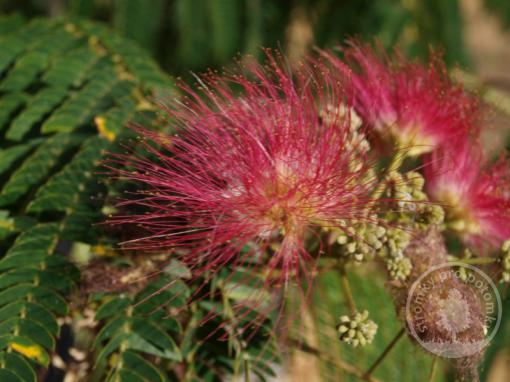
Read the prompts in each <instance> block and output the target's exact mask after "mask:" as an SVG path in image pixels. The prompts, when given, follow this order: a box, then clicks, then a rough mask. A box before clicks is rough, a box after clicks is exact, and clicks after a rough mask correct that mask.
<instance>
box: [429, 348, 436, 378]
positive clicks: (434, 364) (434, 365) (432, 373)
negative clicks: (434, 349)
mask: <svg viewBox="0 0 510 382" xmlns="http://www.w3.org/2000/svg"><path fill="white" fill-rule="evenodd" d="M437 358H438V357H437V355H436V356H434V358H433V359H432V365H431V367H430V374H429V382H432V381H433V380H434V374H435V373H436V369H437Z"/></svg>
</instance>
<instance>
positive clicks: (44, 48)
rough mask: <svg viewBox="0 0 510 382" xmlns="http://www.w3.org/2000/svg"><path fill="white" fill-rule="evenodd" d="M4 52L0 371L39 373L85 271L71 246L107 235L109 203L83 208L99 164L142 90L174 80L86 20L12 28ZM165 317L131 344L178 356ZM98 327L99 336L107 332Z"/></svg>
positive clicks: (30, 377) (1, 43)
mask: <svg viewBox="0 0 510 382" xmlns="http://www.w3.org/2000/svg"><path fill="white" fill-rule="evenodd" d="M0 25H3V26H4V28H3V30H4V31H5V30H10V29H14V28H13V26H14V25H18V24H17V23H14V21H13V19H8V20H5V21H4V20H2V22H0ZM5 25H10V28H7V27H5ZM0 52H1V53H0V70H1V71H2V79H1V81H0V105H1V109H0V110H1V111H2V112H1V115H0V133H1V134H2V136H3V137H2V139H1V141H0V158H1V161H0V163H1V164H0V176H1V178H0V205H1V208H2V210H1V211H0V223H1V224H0V239H1V241H0V250H1V253H2V256H1V259H0V271H1V274H0V349H1V351H2V352H1V353H0V360H1V361H0V365H1V372H2V374H1V375H0V379H1V380H2V381H4V380H5V381H7V380H15V381H35V380H36V377H35V376H36V369H37V367H39V366H42V367H48V365H49V363H50V358H51V355H52V354H53V352H54V350H55V347H56V342H57V341H58V340H59V334H60V324H59V323H58V321H57V318H58V317H63V316H66V315H67V314H69V298H70V296H71V294H72V293H75V292H76V290H77V283H78V282H79V280H80V276H79V272H78V269H77V268H76V267H75V266H74V265H73V264H72V263H71V262H70V261H69V257H68V249H69V248H70V243H72V242H75V241H85V242H88V243H89V244H93V243H95V242H97V241H98V240H99V236H98V232H99V230H96V229H93V228H92V223H94V222H97V221H100V220H101V219H103V217H102V216H101V212H100V211H101V206H100V205H95V206H94V208H90V209H89V210H87V206H88V204H90V200H93V199H95V200H97V198H95V195H96V194H97V193H98V192H101V188H102V187H104V186H101V185H100V184H99V183H98V181H99V179H98V169H99V165H100V162H101V160H102V158H103V157H104V154H105V152H106V151H107V150H111V149H112V148H113V146H112V141H114V139H115V138H116V136H117V135H120V134H122V131H123V127H124V125H125V123H126V121H127V120H128V119H130V118H131V117H132V116H133V115H134V112H135V110H136V107H137V105H138V104H139V103H140V102H141V101H142V100H143V97H145V96H146V95H147V96H149V95H150V94H151V92H152V91H153V90H155V89H156V87H158V91H162V90H163V89H168V90H171V85H170V84H171V83H170V80H169V79H168V78H167V77H166V76H164V75H163V74H162V73H161V72H160V71H159V69H158V68H157V66H156V65H155V64H154V63H153V62H152V61H151V60H150V59H149V58H148V57H147V56H146V55H144V54H143V52H141V50H140V49H139V48H137V47H133V46H132V45H131V43H129V42H125V41H123V40H121V39H120V38H118V37H117V36H115V35H113V34H112V33H111V32H110V31H108V30H106V29H105V28H103V27H99V26H96V25H94V24H90V23H88V22H82V21H74V22H68V21H64V20H61V21H53V22H49V21H43V20H35V21H32V22H31V23H29V24H27V25H25V26H21V27H19V28H17V29H15V30H13V31H12V32H10V33H4V34H3V35H2V37H1V38H0ZM87 199H88V200H89V203H87V202H85V200H87ZM66 243H67V244H66ZM66 248H67V249H66ZM133 320H134V318H133ZM160 324H161V323H159V322H158V324H157V325H160ZM157 325H156V324H154V323H153V322H151V321H146V320H142V319H139V320H138V321H136V322H134V324H133V328H135V329H136V333H139V334H140V335H139V338H137V339H135V340H131V341H130V342H129V343H130V344H131V345H132V347H134V349H135V351H136V350H140V349H145V347H146V345H147V344H146V342H144V341H146V339H147V338H149V340H152V341H156V344H157V345H159V346H160V348H161V349H163V350H162V353H161V354H159V355H165V354H166V353H165V352H167V353H168V354H171V355H172V357H173V358H174V359H178V358H179V357H180V353H179V349H178V348H177V346H176V345H175V343H174V342H173V340H172V339H171V337H170V336H169V335H168V334H167V333H166V330H167V329H168V328H167V327H165V329H160V328H159V326H157ZM101 333H103V334H102V337H100V338H99V339H98V343H100V342H101V341H102V340H106V339H108V338H109V337H108V336H107V335H105V334H104V333H105V331H102V332H101ZM169 344H171V345H172V346H173V350H168V349H167V345H169ZM151 346H152V345H151ZM105 349H106V350H105ZM109 349H110V353H111V352H112V351H114V350H116V349H115V347H112V346H111V345H110V348H109ZM101 350H102V352H101V353H100V354H102V356H99V358H98V362H102V358H101V357H105V356H106V355H107V352H108V349H107V346H105V347H104V348H103V349H101ZM122 357H123V359H124V361H125V363H124V364H125V365H126V371H117V372H118V373H121V374H122V373H129V372H131V373H132V372H133V370H131V369H129V365H130V362H135V363H136V364H137V365H138V366H137V367H138V368H140V367H142V370H143V367H144V364H143V363H141V362H140V356H138V355H137V354H136V353H133V352H131V353H126V354H125V355H122ZM145 368H146V369H147V370H149V369H151V370H152V368H153V367H152V366H151V365H150V363H147V362H146V365H145ZM135 369H136V368H135ZM138 371H140V370H138ZM126 378H127V377H126ZM117 380H124V379H123V377H122V378H120V379H117Z"/></svg>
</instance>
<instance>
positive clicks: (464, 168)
mask: <svg viewBox="0 0 510 382" xmlns="http://www.w3.org/2000/svg"><path fill="white" fill-rule="evenodd" d="M341 53H342V55H343V57H342V58H339V57H337V56H335V55H334V54H333V53H331V52H324V51H322V52H320V54H319V57H318V58H317V57H314V58H312V59H309V60H308V61H306V62H304V63H301V64H299V65H297V66H296V67H294V68H293V69H292V70H291V69H287V65H284V64H282V62H281V60H280V59H279V58H275V56H274V55H272V54H268V55H267V57H266V58H267V63H266V65H264V66H263V65H258V64H249V65H248V66H244V67H243V70H244V72H242V73H240V74H239V73H237V74H227V75H224V76H219V75H205V76H203V77H197V78H198V80H199V84H200V88H199V90H197V91H195V90H193V89H191V88H190V87H188V86H185V85H183V86H182V90H183V92H184V96H183V97H182V98H181V99H180V100H177V101H175V102H173V103H172V104H171V105H169V106H168V107H167V108H166V109H165V110H166V111H167V112H168V113H169V116H170V119H169V120H170V121H171V122H170V124H171V125H170V126H169V130H173V131H174V133H173V134H172V135H167V134H166V133H164V132H152V131H148V130H145V129H142V128H138V129H137V131H138V133H139V135H140V136H141V137H142V139H141V140H142V142H143V144H142V146H143V147H144V148H145V150H141V151H140V150H138V151H136V152H134V153H132V154H127V155H118V156H116V157H115V158H114V159H112V161H111V164H110V167H111V168H114V171H115V173H116V175H117V176H119V177H121V178H124V179H127V180H130V181H135V182H136V184H137V185H138V191H137V192H136V196H135V197H133V198H130V199H128V200H126V201H123V202H121V203H120V204H119V208H120V209H122V210H123V211H127V212H126V214H124V215H122V214H118V215H116V216H115V217H114V218H113V222H114V223H120V224H133V225H136V226H137V227H138V232H139V233H140V234H139V235H138V236H137V237H135V238H129V240H128V241H126V242H124V246H125V247H126V248H132V249H137V250H144V251H156V252H160V251H162V250H171V252H172V255H173V256H174V257H175V256H179V257H180V259H181V261H182V262H183V263H184V264H185V265H187V266H188V268H189V270H190V272H191V274H193V275H194V276H195V278H201V277H205V278H207V277H211V276H210V275H214V274H215V273H217V272H218V271H220V270H221V271H224V270H225V269H227V268H228V269H242V270H243V272H244V274H249V273H250V272H252V273H254V274H256V275H257V277H258V279H262V280H264V281H263V284H264V285H263V286H265V287H270V288H268V289H266V290H270V291H271V292H274V291H284V290H286V289H287V287H288V286H290V285H296V284H300V282H301V281H302V279H303V278H305V279H306V281H311V280H312V278H313V277H314V276H315V275H316V274H317V271H319V272H320V270H321V269H320V266H319V265H320V264H319V261H318V260H319V257H320V256H326V257H329V260H331V261H332V262H333V263H334V264H335V268H336V269H338V270H340V272H341V273H342V274H343V275H345V271H346V267H347V266H350V265H351V264H357V265H360V264H363V263H365V262H367V261H371V260H375V261H377V262H379V263H380V264H382V265H383V268H384V269H385V270H386V273H387V275H388V277H389V278H390V279H391V285H392V287H394V288H396V289H397V290H399V292H398V293H400V294H402V293H403V294H405V293H407V292H408V290H409V288H410V285H411V283H412V282H413V280H416V279H417V278H418V277H419V276H420V274H422V273H423V272H425V271H427V269H428V268H430V267H431V266H434V265H437V264H440V263H442V262H445V261H447V260H448V254H447V248H446V246H445V245H444V239H443V236H442V235H443V232H442V231H443V230H444V229H447V230H448V231H449V232H450V233H453V234H455V235H458V237H460V238H461V239H462V240H463V241H464V242H465V244H466V246H467V247H466V248H465V249H466V250H467V248H468V247H469V248H471V249H472V250H474V251H476V252H477V253H479V254H483V255H485V254H486V253H488V252H489V253H490V252H491V251H492V250H495V249H496V248H499V247H501V244H502V243H503V242H504V241H505V240H507V239H509V238H510V166H509V164H508V162H507V161H506V160H505V159H504V158H503V157H502V158H501V159H499V160H498V161H497V162H495V163H493V164H491V163H490V161H489V159H488V158H487V156H486V154H485V153H484V152H483V150H482V147H481V145H480V143H479V142H480V130H481V129H480V126H481V122H482V121H483V118H482V115H483V108H482V107H481V105H480V101H479V100H478V99H477V97H476V96H474V95H472V94H469V93H468V92H466V91H465V90H464V88H463V87H462V86H461V85H459V84H458V83H456V82H455V81H453V80H452V79H451V78H450V77H449V76H448V74H447V71H446V69H445V67H444V65H443V64H442V62H441V60H440V58H438V57H434V58H433V59H431V60H430V62H429V63H428V65H423V64H420V63H419V62H416V61H409V60H406V59H404V58H403V56H402V55H401V54H400V53H398V52H396V53H395V54H393V55H390V54H385V53H382V52H381V50H380V49H379V50H377V49H375V50H373V49H371V48H370V47H369V46H367V45H363V44H360V43H356V42H351V43H350V45H348V46H347V47H346V48H344V49H342V51H341ZM388 147H389V148H390V152H391V158H386V156H388V150H387V149H388ZM379 163H383V165H382V166H378V164H379ZM119 164H120V165H126V166H125V167H122V166H121V167H120V169H119V166H117V165H119ZM410 166H414V168H415V169H418V170H411V171H409V170H405V171H404V170H403V168H406V169H409V168H410ZM381 167H382V170H381ZM419 171H421V173H420V172H419ZM426 241H431V242H434V243H436V244H437V247H438V250H440V253H441V255H431V254H430V247H427V246H426V245H425V246H424V243H425V242H426ZM487 248H489V251H486V249H487ZM507 249H508V245H506V247H504V250H505V251H506V252H508V251H507ZM506 252H505V253H506ZM505 256H506V255H505ZM507 257H508V256H506V257H504V261H500V263H504V273H503V276H502V277H503V279H504V280H508V277H507V275H508V266H507V265H508V261H507V260H508V259H507ZM470 260H471V259H470ZM345 280H347V279H346V278H344V281H345ZM301 284H306V285H309V283H301ZM344 286H345V285H344ZM459 288H460V287H459ZM345 289H349V288H348V287H346V288H345ZM468 289H469V287H467V286H462V288H461V290H462V291H463V293H464V292H465V294H466V295H468V294H469V290H468ZM398 293H397V294H398ZM346 296H348V298H347V297H346V298H347V300H348V301H349V302H350V305H351V311H352V317H348V316H342V317H341V319H340V325H339V326H338V331H339V335H340V339H341V340H342V341H344V342H346V343H349V344H351V345H354V346H357V345H365V344H369V343H370V342H371V341H372V339H373V337H374V335H375V332H376V329H377V325H376V324H375V323H374V322H372V321H371V320H368V312H366V311H363V313H360V312H358V311H357V310H356V308H355V304H354V303H353V300H352V296H350V290H349V291H348V293H347V292H346ZM429 297H430V299H431V300H430V304H431V306H434V307H435V306H436V305H437V304H439V303H440V302H441V301H442V300H441V301H439V300H440V297H441V296H440V295H439V294H438V295H437V296H436V295H431V296H429ZM283 300H285V298H284V299H283ZM470 304H471V305H470V306H469V307H466V309H468V308H469V309H471V310H472V311H476V312H478V311H480V309H479V305H478V302H477V301H475V300H473V301H472V302H470ZM396 305H397V307H399V302H398V298H396ZM438 306H439V305H438ZM434 309H435V308H434ZM483 318H484V317H483V312H481V311H480V312H479V314H478V316H477V320H478V321H477V322H478V323H481V322H482V321H483ZM478 326H479V327H478ZM478 326H477V328H475V329H473V331H467V333H468V335H473V338H475V337H476V338H478V337H480V336H483V333H482V334H481V331H480V330H481V329H480V328H481V327H482V326H483V325H481V324H480V325H478ZM433 328H434V330H432V331H431V332H430V333H428V334H430V335H431V336H433V335H434V336H435V335H437V336H443V334H444V333H443V332H442V331H441V330H439V329H438V328H437V327H435V326H434V327H433ZM436 329H437V330H436ZM478 329H480V330H478ZM443 337H444V336H443ZM444 338H445V339H447V338H446V337H444Z"/></svg>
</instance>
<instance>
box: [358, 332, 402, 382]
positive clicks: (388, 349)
mask: <svg viewBox="0 0 510 382" xmlns="http://www.w3.org/2000/svg"><path fill="white" fill-rule="evenodd" d="M405 332H406V330H405V328H402V329H400V331H399V332H398V333H397V335H396V336H395V338H393V340H391V342H390V343H389V344H388V346H386V349H384V351H383V352H382V354H381V355H380V356H379V358H377V360H376V361H375V362H374V364H373V365H372V366H371V367H370V369H368V370H367V372H366V373H365V374H364V375H363V377H364V378H367V377H369V376H370V374H372V373H373V372H374V370H375V369H377V367H378V366H379V365H380V364H381V362H382V361H383V360H384V358H386V356H387V355H388V353H389V352H390V351H391V349H393V347H394V346H395V345H396V344H397V342H398V340H399V339H400V338H401V337H402V336H403V335H404V333H405Z"/></svg>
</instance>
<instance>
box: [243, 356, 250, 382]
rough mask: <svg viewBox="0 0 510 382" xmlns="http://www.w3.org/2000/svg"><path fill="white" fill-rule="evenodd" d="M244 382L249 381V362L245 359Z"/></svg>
mask: <svg viewBox="0 0 510 382" xmlns="http://www.w3.org/2000/svg"><path fill="white" fill-rule="evenodd" d="M244 382H250V363H249V361H248V360H247V359H245V360H244Z"/></svg>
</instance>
